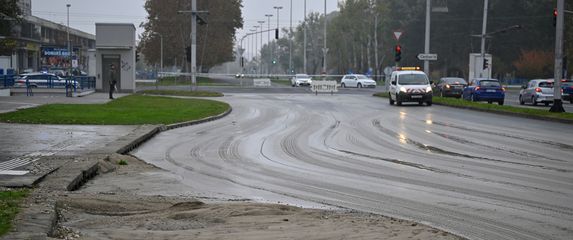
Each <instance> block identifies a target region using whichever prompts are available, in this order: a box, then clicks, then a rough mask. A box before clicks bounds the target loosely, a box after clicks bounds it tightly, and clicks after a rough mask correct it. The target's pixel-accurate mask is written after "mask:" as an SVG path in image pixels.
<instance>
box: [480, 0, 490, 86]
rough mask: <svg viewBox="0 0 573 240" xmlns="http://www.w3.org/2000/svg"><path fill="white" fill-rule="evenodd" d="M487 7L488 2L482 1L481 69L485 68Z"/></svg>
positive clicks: (486, 0)
mask: <svg viewBox="0 0 573 240" xmlns="http://www.w3.org/2000/svg"><path fill="white" fill-rule="evenodd" d="M488 5H489V1H488V0H484V1H483V25H482V30H481V52H480V53H481V62H482V69H484V67H485V66H483V64H484V59H485V40H486V36H487V35H486V32H487V8H488ZM480 72H481V74H480V75H483V70H481V71H480ZM481 77H483V76H481Z"/></svg>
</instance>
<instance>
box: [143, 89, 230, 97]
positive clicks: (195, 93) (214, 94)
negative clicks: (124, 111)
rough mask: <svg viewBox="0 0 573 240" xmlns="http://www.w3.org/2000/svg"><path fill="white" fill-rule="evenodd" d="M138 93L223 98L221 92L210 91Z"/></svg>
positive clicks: (147, 91)
mask: <svg viewBox="0 0 573 240" xmlns="http://www.w3.org/2000/svg"><path fill="white" fill-rule="evenodd" d="M137 93H141V94H150V95H166V96H185V97H222V96H223V94H222V93H219V92H209V91H180V90H143V91H139V92H137Z"/></svg>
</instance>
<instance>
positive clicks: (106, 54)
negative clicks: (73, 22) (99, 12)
mask: <svg viewBox="0 0 573 240" xmlns="http://www.w3.org/2000/svg"><path fill="white" fill-rule="evenodd" d="M135 50H136V45H135V25H133V24H131V23H96V54H95V58H96V63H97V64H96V66H97V67H96V90H97V91H103V92H107V91H109V78H110V70H109V69H110V66H111V64H114V65H115V66H116V69H118V70H119V73H120V74H118V80H117V85H116V87H117V90H118V92H123V93H133V92H135Z"/></svg>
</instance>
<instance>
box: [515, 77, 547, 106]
mask: <svg viewBox="0 0 573 240" xmlns="http://www.w3.org/2000/svg"><path fill="white" fill-rule="evenodd" d="M553 85H554V81H553V79H534V80H531V81H529V83H527V85H524V86H522V87H521V91H519V104H521V105H523V104H525V103H531V104H533V105H534V106H536V105H537V104H538V103H543V104H545V106H548V105H549V104H550V103H553V96H554V95H553V92H554V88H553Z"/></svg>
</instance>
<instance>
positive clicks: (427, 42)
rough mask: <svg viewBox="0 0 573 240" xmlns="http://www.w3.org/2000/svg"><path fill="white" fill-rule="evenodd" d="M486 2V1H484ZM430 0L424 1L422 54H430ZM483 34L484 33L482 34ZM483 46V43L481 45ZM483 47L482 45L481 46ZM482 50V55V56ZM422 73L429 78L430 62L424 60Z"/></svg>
mask: <svg viewBox="0 0 573 240" xmlns="http://www.w3.org/2000/svg"><path fill="white" fill-rule="evenodd" d="M486 1H487V0H486ZM431 2H432V1H431V0H426V39H425V41H424V53H425V54H430V14H431V10H432V9H431V6H432V5H431ZM484 34H485V33H484ZM482 44H484V43H482ZM482 47H484V45H482ZM483 51H484V50H483V48H482V54H484V52H483ZM482 56H483V55H482ZM424 72H425V73H426V75H427V76H428V77H430V61H428V60H424Z"/></svg>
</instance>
